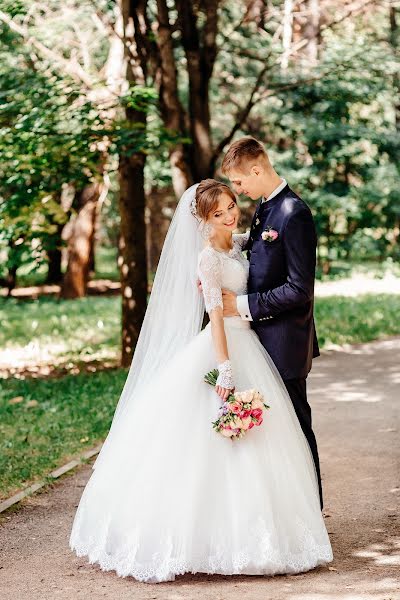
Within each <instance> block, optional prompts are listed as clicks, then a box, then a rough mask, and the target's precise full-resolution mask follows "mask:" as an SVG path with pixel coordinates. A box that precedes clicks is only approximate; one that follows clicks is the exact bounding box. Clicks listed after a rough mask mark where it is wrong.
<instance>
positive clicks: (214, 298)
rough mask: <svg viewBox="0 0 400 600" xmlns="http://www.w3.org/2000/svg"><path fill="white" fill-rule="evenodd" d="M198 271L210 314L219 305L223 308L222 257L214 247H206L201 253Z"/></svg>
mask: <svg viewBox="0 0 400 600" xmlns="http://www.w3.org/2000/svg"><path fill="white" fill-rule="evenodd" d="M198 272H199V277H200V281H201V286H202V288H203V296H204V302H205V305H206V311H207V312H208V314H210V312H211V311H212V310H213V309H214V308H217V307H218V306H220V307H221V308H223V303H222V293H221V272H222V267H221V259H220V257H219V256H218V255H217V253H216V252H215V251H214V250H213V249H212V248H205V249H204V250H203V251H202V252H201V253H200V256H199V269H198Z"/></svg>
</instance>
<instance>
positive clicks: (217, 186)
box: [196, 179, 237, 221]
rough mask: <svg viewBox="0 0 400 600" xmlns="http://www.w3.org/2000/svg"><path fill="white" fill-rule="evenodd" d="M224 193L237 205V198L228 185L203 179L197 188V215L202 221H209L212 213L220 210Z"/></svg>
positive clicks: (214, 180)
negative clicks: (220, 199) (220, 201)
mask: <svg viewBox="0 0 400 600" xmlns="http://www.w3.org/2000/svg"><path fill="white" fill-rule="evenodd" d="M222 193H225V194H228V196H230V197H231V198H232V200H233V201H234V202H235V204H237V200H236V196H235V194H234V193H233V192H232V190H231V189H230V187H229V186H228V185H226V183H222V182H221V181H217V180H216V179H202V180H201V181H200V183H199V185H198V186H197V188H196V213H197V215H198V217H199V218H200V219H202V220H203V221H207V219H208V217H209V215H210V213H212V212H213V210H216V209H217V208H218V200H219V197H220V195H221V194H222Z"/></svg>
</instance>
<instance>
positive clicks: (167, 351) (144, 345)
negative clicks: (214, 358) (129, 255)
mask: <svg viewBox="0 0 400 600" xmlns="http://www.w3.org/2000/svg"><path fill="white" fill-rule="evenodd" d="M198 185H199V184H198V183H196V184H194V185H192V186H191V187H189V188H188V189H187V190H186V191H185V192H184V193H183V194H182V197H181V199H180V201H179V203H178V206H177V208H176V211H175V213H174V216H173V218H172V221H171V224H170V226H169V229H168V233H167V236H166V238H165V242H164V245H163V248H162V252H161V256H160V260H159V263H158V267H157V271H156V275H155V278H154V283H153V287H152V291H151V294H150V300H149V303H148V306H147V310H146V314H145V317H144V320H143V324H142V328H141V330H140V335H139V339H138V342H137V345H136V348H135V352H134V355H133V359H132V363H131V366H130V369H129V372H128V377H127V379H126V381H125V385H124V388H123V390H122V393H121V396H120V398H119V401H118V404H117V407H116V409H115V413H114V417H113V421H112V423H111V428H110V430H109V432H108V436H107V438H106V440H105V442H104V444H103V446H102V448H101V451H100V453H99V455H98V456H97V459H96V461H95V463H94V464H93V467H92V468H93V469H94V468H95V467H96V466H98V464H99V462H100V460H101V458H102V456H103V457H104V454H105V450H106V448H107V447H108V445H109V444H110V442H111V440H112V438H113V436H114V435H115V434H116V432H117V430H118V424H120V423H122V422H123V418H124V414H125V412H126V409H127V406H128V405H129V404H130V403H131V402H135V401H136V399H137V398H138V396H139V395H140V390H141V389H143V386H145V385H146V384H147V383H148V382H149V381H150V380H151V379H152V377H154V375H155V374H156V373H157V371H158V370H159V369H160V368H161V367H163V366H164V365H165V364H166V363H167V362H168V361H169V360H170V359H171V358H172V357H173V356H174V355H175V354H176V353H177V352H178V351H179V350H181V349H182V348H183V347H184V346H185V345H186V344H187V343H188V342H189V341H190V340H191V339H192V338H193V337H194V336H196V335H197V334H198V333H199V332H200V331H201V326H202V322H203V316H204V300H203V295H202V294H201V293H199V290H198V288H197V261H198V255H199V252H200V251H201V250H202V248H203V247H204V239H203V237H202V235H201V230H200V226H199V222H198V220H197V219H196V218H195V217H194V216H193V215H192V213H191V210H190V208H191V204H192V202H193V200H194V197H195V193H196V188H197V186H198Z"/></svg>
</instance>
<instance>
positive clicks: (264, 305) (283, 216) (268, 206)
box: [244, 185, 323, 508]
mask: <svg viewBox="0 0 400 600" xmlns="http://www.w3.org/2000/svg"><path fill="white" fill-rule="evenodd" d="M268 229H272V230H274V231H276V232H277V233H278V237H277V238H276V239H275V240H273V241H268V240H264V239H263V238H262V232H263V231H268ZM264 235H265V234H264ZM274 235H275V234H274ZM316 245H317V236H316V231H315V226H314V221H313V217H312V214H311V211H310V209H309V207H308V206H307V204H306V203H305V202H303V200H301V198H300V197H299V196H298V195H297V194H295V192H293V190H291V189H290V187H289V186H288V185H286V186H285V187H284V188H283V189H282V190H281V191H280V192H279V193H278V194H277V195H276V196H274V197H272V198H271V199H270V200H268V201H267V202H263V203H262V202H260V203H259V204H258V205H257V208H256V212H255V215H254V218H253V222H252V226H251V231H250V237H249V240H248V243H247V244H246V246H245V248H244V249H245V250H247V257H248V259H249V261H250V271H249V280H248V302H249V308H250V312H251V317H252V319H253V320H252V321H251V326H252V328H253V329H254V331H255V332H256V333H257V335H258V337H259V338H260V341H261V343H262V344H263V346H264V347H265V349H266V350H267V352H268V354H269V355H270V357H271V358H272V360H273V361H274V363H275V365H276V367H277V369H278V371H279V373H280V375H281V377H282V379H283V381H284V383H285V385H286V388H287V390H288V392H289V395H290V397H291V400H292V403H293V406H294V409H295V411H296V414H297V417H298V419H299V421H300V425H301V427H302V429H303V432H304V434H305V436H306V438H307V441H308V443H309V445H310V448H311V452H312V455H313V458H314V464H315V467H316V471H317V476H318V483H319V490H320V501H321V508H322V506H323V501H322V486H321V476H320V468H319V458H318V450H317V443H316V440H315V435H314V433H313V430H312V423H311V408H310V406H309V404H308V401H307V394H306V377H307V375H308V373H309V371H310V369H311V363H312V359H313V357H316V356H319V348H318V341H317V336H316V332H315V324H314V316H313V309H314V280H315V263H316Z"/></svg>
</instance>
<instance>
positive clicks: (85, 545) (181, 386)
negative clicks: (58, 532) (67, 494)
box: [69, 234, 333, 583]
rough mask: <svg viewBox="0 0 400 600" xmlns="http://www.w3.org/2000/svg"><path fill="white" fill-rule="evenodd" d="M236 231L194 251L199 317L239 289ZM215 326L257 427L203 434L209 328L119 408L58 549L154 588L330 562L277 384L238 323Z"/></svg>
mask: <svg viewBox="0 0 400 600" xmlns="http://www.w3.org/2000/svg"><path fill="white" fill-rule="evenodd" d="M245 236H246V234H242V235H234V246H233V249H232V250H231V251H229V252H226V253H224V252H219V251H216V250H214V249H212V248H211V247H206V248H205V249H204V250H203V251H202V252H201V254H200V257H199V263H198V264H199V273H200V278H201V281H202V287H203V293H204V297H205V304H206V308H207V310H208V311H211V310H212V308H214V307H215V306H218V305H222V300H221V287H225V288H228V289H230V290H232V291H233V292H235V293H236V294H244V293H246V285H247V277H248V268H249V263H248V261H247V259H245V258H244V256H243V254H242V245H243V243H244V242H245V240H246V237H245ZM224 324H225V330H226V336H227V342H228V350H229V357H230V360H231V364H232V370H233V376H234V380H235V385H236V390H237V391H241V390H245V389H248V388H256V389H257V390H258V391H260V392H261V393H262V394H263V396H264V400H265V402H266V403H267V404H268V405H269V406H270V409H269V410H267V411H266V412H265V415H264V422H263V423H262V424H261V426H259V427H253V429H251V430H250V431H248V432H247V434H246V435H245V437H244V438H242V439H239V440H234V441H232V440H230V439H229V438H224V437H223V436H222V435H221V434H218V433H216V432H215V431H214V430H213V428H212V424H211V422H212V421H214V420H215V419H216V418H217V412H218V408H219V406H220V405H221V400H220V398H219V396H218V395H217V394H216V392H215V390H214V389H213V388H212V387H211V386H210V385H208V384H207V383H205V382H204V381H203V379H204V375H205V374H206V373H207V372H208V371H210V370H211V369H214V368H215V367H216V365H217V360H216V355H215V351H214V346H213V341H212V336H211V326H210V324H208V325H207V326H206V327H205V328H204V329H203V330H202V331H201V332H200V333H199V334H198V335H196V336H195V337H194V338H193V339H192V340H191V341H190V342H189V343H188V344H187V345H185V347H184V348H183V349H182V350H181V351H180V352H178V353H177V354H175V355H174V356H173V358H172V359H171V360H170V361H169V362H167V363H166V364H165V365H164V367H163V368H162V369H161V370H159V371H158V372H156V373H153V374H152V378H151V379H150V380H149V381H148V382H147V384H146V385H145V386H144V387H142V388H141V391H140V396H139V397H136V398H135V401H134V402H131V403H130V404H128V407H127V409H126V411H125V413H124V417H123V419H122V421H123V423H122V424H121V426H120V429H119V432H118V436H114V439H112V440H111V442H109V443H108V447H107V448H106V450H107V451H106V452H103V456H102V453H100V455H99V457H98V460H97V463H96V465H95V466H96V468H95V469H94V471H93V473H92V474H91V477H90V479H89V481H88V483H87V485H86V487H85V489H84V491H83V494H82V496H81V499H80V503H79V506H78V509H77V511H76V515H75V519H74V522H73V527H72V531H71V535H70V540H69V545H70V548H71V549H72V550H74V551H75V552H76V554H77V555H78V556H87V557H88V560H89V561H90V562H91V563H98V564H99V565H100V567H101V569H102V570H106V571H108V570H115V571H116V573H117V574H118V575H119V576H129V575H130V576H133V577H134V578H135V579H137V580H139V581H143V582H148V583H153V582H154V583H155V582H161V581H171V580H174V579H175V576H176V575H179V574H183V573H185V572H191V573H197V572H200V573H208V574H212V573H220V574H224V575H233V574H247V575H274V574H278V573H300V572H303V571H307V570H309V569H312V568H314V567H316V566H317V565H322V564H325V563H328V562H330V561H332V558H333V557H332V549H331V545H330V541H329V537H328V533H327V530H326V527H325V523H324V520H323V517H322V515H321V510H320V504H319V495H318V485H317V478H316V473H315V467H314V463H313V460H312V455H311V452H310V449H309V446H308V443H307V441H306V439H305V437H304V435H303V432H302V430H301V427H300V425H299V422H298V420H297V418H296V414H295V412H294V409H293V406H292V404H291V401H290V398H289V396H288V394H287V392H286V388H285V387H284V384H283V382H282V380H281V378H280V375H279V374H278V372H277V370H276V368H275V366H274V364H273V362H272V360H271V359H270V357H269V355H268V354H267V352H266V351H265V349H264V348H263V346H262V345H261V343H260V341H259V339H258V337H257V335H256V334H255V332H254V331H253V330H252V329H251V328H250V324H249V322H248V321H244V320H242V319H241V318H240V317H226V318H225V319H224ZM176 335H177V336H179V331H177V332H176ZM100 459H101V460H100Z"/></svg>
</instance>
